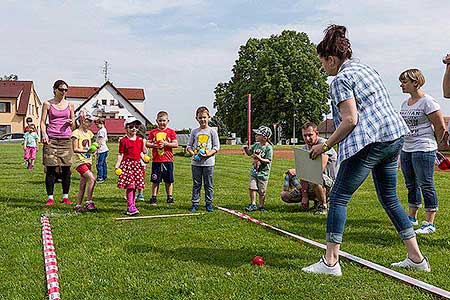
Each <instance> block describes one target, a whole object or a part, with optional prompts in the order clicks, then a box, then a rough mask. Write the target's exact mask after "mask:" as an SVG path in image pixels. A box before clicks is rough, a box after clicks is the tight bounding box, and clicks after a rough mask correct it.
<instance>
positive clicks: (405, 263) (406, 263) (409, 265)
mask: <svg viewBox="0 0 450 300" xmlns="http://www.w3.org/2000/svg"><path fill="white" fill-rule="evenodd" d="M391 266H392V267H395V268H404V269H412V270H419V271H425V272H431V266H430V263H429V262H428V258H426V257H424V258H423V259H422V261H421V262H420V263H415V262H413V261H412V260H411V259H410V258H409V257H408V256H406V259H405V260H402V261H400V262H398V263H393V264H391Z"/></svg>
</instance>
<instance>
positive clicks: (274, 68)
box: [214, 30, 329, 137]
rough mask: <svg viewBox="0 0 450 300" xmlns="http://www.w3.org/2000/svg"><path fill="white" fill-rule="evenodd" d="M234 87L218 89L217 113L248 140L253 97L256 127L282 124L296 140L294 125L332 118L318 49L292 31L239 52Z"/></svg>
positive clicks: (254, 42) (303, 35)
mask: <svg viewBox="0 0 450 300" xmlns="http://www.w3.org/2000/svg"><path fill="white" fill-rule="evenodd" d="M232 72H233V76H232V77H231V79H230V81H229V82H224V83H219V84H218V85H217V86H216V88H215V91H214V93H215V101H214V107H215V108H216V109H217V114H216V115H217V117H219V118H220V119H221V120H222V121H223V122H224V123H225V125H226V126H227V127H228V130H230V131H231V132H236V133H237V134H238V136H239V135H240V136H241V137H245V136H246V131H247V95H248V94H249V93H251V95H252V106H251V108H252V127H253V128H256V127H258V126H260V125H266V126H270V127H271V128H273V127H272V124H275V123H276V124H280V125H281V126H282V127H283V132H284V134H285V136H286V137H290V136H292V131H293V121H294V116H295V122H296V125H297V128H296V136H297V137H298V136H299V135H298V134H299V133H300V125H301V124H303V123H305V122H306V121H314V122H316V123H319V122H320V121H322V120H323V116H324V114H326V113H328V112H329V106H328V105H327V98H328V85H327V82H326V75H325V73H324V72H323V71H321V64H320V60H319V59H318V57H317V54H316V47H315V45H314V44H313V43H311V42H310V40H309V38H308V36H307V35H306V33H303V32H296V31H290V30H286V31H283V32H282V33H281V34H280V35H272V36H270V38H262V39H255V38H250V39H249V40H248V41H247V43H246V44H245V45H242V46H241V47H240V49H239V58H238V60H236V63H235V65H234V66H233V69H232Z"/></svg>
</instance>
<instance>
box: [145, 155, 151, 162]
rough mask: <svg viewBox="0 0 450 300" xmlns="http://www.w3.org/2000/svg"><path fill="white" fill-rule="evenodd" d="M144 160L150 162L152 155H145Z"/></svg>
mask: <svg viewBox="0 0 450 300" xmlns="http://www.w3.org/2000/svg"><path fill="white" fill-rule="evenodd" d="M143 160H144V162H145V163H148V162H149V161H150V156H148V155H144V158H143Z"/></svg>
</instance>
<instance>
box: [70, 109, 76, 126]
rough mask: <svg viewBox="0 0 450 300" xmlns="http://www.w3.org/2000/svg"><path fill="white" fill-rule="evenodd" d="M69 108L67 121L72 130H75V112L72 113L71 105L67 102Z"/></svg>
mask: <svg viewBox="0 0 450 300" xmlns="http://www.w3.org/2000/svg"><path fill="white" fill-rule="evenodd" d="M69 107H70V119H69V124H70V125H71V127H72V130H75V129H76V124H75V112H74V108H73V104H72V103H70V102H69Z"/></svg>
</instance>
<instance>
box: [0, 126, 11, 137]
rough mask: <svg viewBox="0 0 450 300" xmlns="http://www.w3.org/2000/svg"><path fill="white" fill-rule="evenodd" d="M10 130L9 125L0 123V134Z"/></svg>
mask: <svg viewBox="0 0 450 300" xmlns="http://www.w3.org/2000/svg"><path fill="white" fill-rule="evenodd" d="M10 132H11V125H0V135H3V134H5V133H10Z"/></svg>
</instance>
